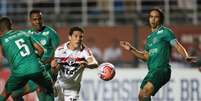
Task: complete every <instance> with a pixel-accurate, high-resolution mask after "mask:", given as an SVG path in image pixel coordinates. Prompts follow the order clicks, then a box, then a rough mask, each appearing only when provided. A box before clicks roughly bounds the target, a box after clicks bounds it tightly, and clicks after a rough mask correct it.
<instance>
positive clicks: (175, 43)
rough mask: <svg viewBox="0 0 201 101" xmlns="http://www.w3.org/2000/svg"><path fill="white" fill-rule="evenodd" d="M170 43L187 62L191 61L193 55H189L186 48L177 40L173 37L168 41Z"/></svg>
mask: <svg viewBox="0 0 201 101" xmlns="http://www.w3.org/2000/svg"><path fill="white" fill-rule="evenodd" d="M170 44H171V45H172V46H173V47H175V49H176V50H177V52H178V53H179V54H180V55H182V56H183V57H184V58H185V60H187V61H188V62H193V59H194V58H193V57H190V56H189V54H188V52H187V51H186V49H185V48H184V47H183V46H182V45H181V43H180V42H178V41H177V40H176V39H173V40H171V41H170Z"/></svg>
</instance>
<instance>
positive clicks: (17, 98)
mask: <svg viewBox="0 0 201 101" xmlns="http://www.w3.org/2000/svg"><path fill="white" fill-rule="evenodd" d="M13 100H14V101H24V99H23V97H22V96H19V97H14V98H13Z"/></svg>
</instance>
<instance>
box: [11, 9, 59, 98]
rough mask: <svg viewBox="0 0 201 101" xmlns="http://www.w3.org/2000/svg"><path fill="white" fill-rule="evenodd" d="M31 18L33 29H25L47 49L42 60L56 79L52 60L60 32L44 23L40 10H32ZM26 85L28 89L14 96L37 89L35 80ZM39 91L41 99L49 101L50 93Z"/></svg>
mask: <svg viewBox="0 0 201 101" xmlns="http://www.w3.org/2000/svg"><path fill="white" fill-rule="evenodd" d="M29 19H30V23H31V25H32V29H28V30H25V31H26V32H27V33H29V34H30V35H31V36H32V37H33V38H34V39H35V40H36V41H37V42H39V43H40V44H41V45H42V47H43V48H44V49H45V51H44V54H43V55H42V56H41V57H40V60H41V62H42V63H43V64H44V65H45V67H46V71H47V72H48V74H49V75H51V77H52V78H53V79H55V78H54V77H55V76H53V75H52V73H51V65H50V62H51V59H52V58H53V56H54V51H55V49H56V47H57V46H58V45H59V37H58V34H57V33H56V31H55V30H54V29H52V28H51V27H49V26H46V25H43V15H42V12H41V11H40V10H32V11H30V13H29ZM26 87H27V89H23V90H24V91H20V90H18V91H16V92H15V93H13V98H14V99H20V98H18V96H19V95H20V96H21V95H24V94H26V93H29V92H32V91H34V90H35V89H36V85H34V83H33V82H29V83H28V85H26ZM22 93H23V94H22ZM37 93H38V98H39V100H40V101H47V100H48V99H49V95H46V93H45V91H43V90H42V89H38V92H37ZM48 101H49V100H48Z"/></svg>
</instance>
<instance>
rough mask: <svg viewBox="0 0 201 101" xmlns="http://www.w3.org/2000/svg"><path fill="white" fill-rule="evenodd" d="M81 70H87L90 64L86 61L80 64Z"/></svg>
mask: <svg viewBox="0 0 201 101" xmlns="http://www.w3.org/2000/svg"><path fill="white" fill-rule="evenodd" d="M78 63H79V65H80V67H81V68H86V67H87V66H88V62H87V61H85V60H82V61H79V62H78Z"/></svg>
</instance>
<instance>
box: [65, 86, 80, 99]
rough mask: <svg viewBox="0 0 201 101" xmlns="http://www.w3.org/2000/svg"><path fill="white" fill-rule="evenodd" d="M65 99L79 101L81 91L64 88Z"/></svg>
mask: <svg viewBox="0 0 201 101" xmlns="http://www.w3.org/2000/svg"><path fill="white" fill-rule="evenodd" d="M63 95H64V101H78V98H79V92H78V91H76V90H68V89H64V91H63Z"/></svg>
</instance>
